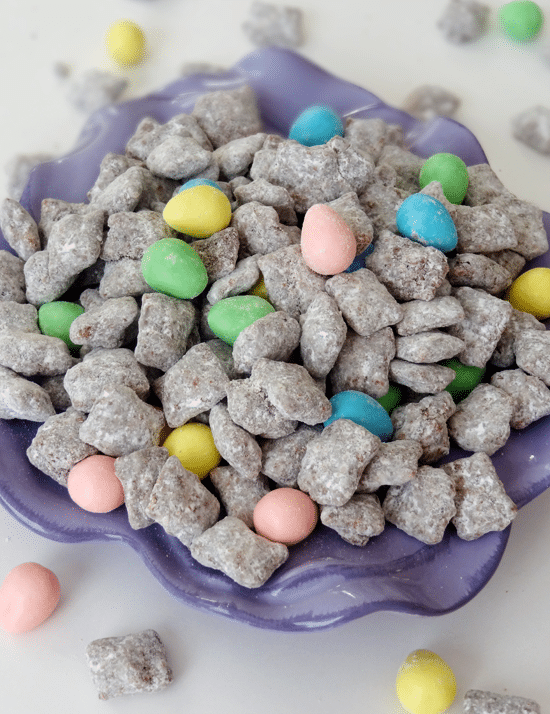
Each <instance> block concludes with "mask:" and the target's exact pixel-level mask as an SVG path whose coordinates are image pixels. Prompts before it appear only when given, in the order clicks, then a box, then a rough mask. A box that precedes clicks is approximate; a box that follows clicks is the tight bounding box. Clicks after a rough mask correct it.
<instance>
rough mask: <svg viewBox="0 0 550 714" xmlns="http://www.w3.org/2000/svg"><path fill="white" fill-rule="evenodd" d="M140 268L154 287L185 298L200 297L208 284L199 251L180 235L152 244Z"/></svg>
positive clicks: (146, 279)
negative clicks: (181, 238)
mask: <svg viewBox="0 0 550 714" xmlns="http://www.w3.org/2000/svg"><path fill="white" fill-rule="evenodd" d="M222 195H223V194H222ZM224 198H225V197H224ZM141 272H142V274H143V278H144V280H145V282H146V283H147V285H149V286H150V287H152V288H153V290H156V291H157V292H159V293H164V294H165V295H171V296H172V297H176V298H181V299H182V300H190V299H191V298H194V297H197V295H200V294H201V293H202V291H203V290H204V289H205V287H206V286H207V284H208V274H207V272H206V268H205V266H204V263H203V262H202V260H201V259H200V256H199V254H198V253H197V252H196V251H195V250H193V248H191V246H190V245H188V244H187V243H185V241H182V240H180V239H179V238H161V240H158V241H156V243H153V244H152V245H150V246H149V247H148V248H147V250H146V251H145V252H144V253H143V257H142V259H141Z"/></svg>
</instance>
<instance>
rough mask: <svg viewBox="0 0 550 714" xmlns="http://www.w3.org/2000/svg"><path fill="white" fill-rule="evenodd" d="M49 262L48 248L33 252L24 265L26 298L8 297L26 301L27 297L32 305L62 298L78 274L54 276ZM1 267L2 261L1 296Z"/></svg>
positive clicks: (0, 292)
mask: <svg viewBox="0 0 550 714" xmlns="http://www.w3.org/2000/svg"><path fill="white" fill-rule="evenodd" d="M12 257H14V256H12ZM0 261H1V256H0ZM48 264H49V253H48V251H47V250H38V251H37V252H36V253H33V254H32V255H31V256H30V258H29V259H28V260H27V261H26V262H25V264H24V266H22V267H23V273H24V275H23V276H22V278H23V281H24V283H25V284H26V292H25V293H24V298H23V299H22V300H17V297H8V298H7V299H8V300H17V301H18V302H25V298H26V301H27V302H30V303H31V304H32V305H36V306H40V305H43V304H44V303H46V302H52V301H53V300H57V299H58V298H60V297H61V296H62V295H63V294H64V293H65V292H66V291H67V290H68V288H69V287H70V286H71V285H72V284H73V283H74V281H75V279H76V275H73V276H69V277H62V278H54V277H52V276H51V275H50V272H49V267H48ZM1 267H2V266H1V262H0V297H1V295H2V272H1Z"/></svg>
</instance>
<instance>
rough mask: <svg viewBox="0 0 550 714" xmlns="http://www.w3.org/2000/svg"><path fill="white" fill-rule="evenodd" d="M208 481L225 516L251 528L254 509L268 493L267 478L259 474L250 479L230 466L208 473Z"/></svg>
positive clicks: (219, 467) (220, 467)
mask: <svg viewBox="0 0 550 714" xmlns="http://www.w3.org/2000/svg"><path fill="white" fill-rule="evenodd" d="M210 480H211V481H212V483H213V484H214V487H215V489H216V491H217V492H218V495H219V497H220V501H221V503H222V505H223V507H224V508H225V510H226V513H227V515H228V516H233V517H234V518H239V519H240V520H241V521H243V523H245V524H246V525H247V526H248V527H249V528H253V527H254V520H253V517H252V516H253V513H254V507H255V506H256V504H257V503H258V501H259V500H260V499H261V498H262V497H263V496H265V495H266V494H267V493H269V483H268V480H267V477H266V476H264V475H263V474H259V475H258V476H257V477H256V478H254V479H250V478H247V477H246V476H244V475H243V474H242V473H241V472H240V471H238V470H237V469H234V468H233V467H232V466H217V467H216V468H214V469H212V471H211V472H210Z"/></svg>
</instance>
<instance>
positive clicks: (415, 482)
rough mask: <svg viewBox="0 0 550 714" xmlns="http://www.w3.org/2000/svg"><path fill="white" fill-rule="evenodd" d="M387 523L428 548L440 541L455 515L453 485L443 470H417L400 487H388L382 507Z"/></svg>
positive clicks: (425, 468)
mask: <svg viewBox="0 0 550 714" xmlns="http://www.w3.org/2000/svg"><path fill="white" fill-rule="evenodd" d="M382 508H383V510H384V515H385V517H386V520H388V521H389V522H390V523H393V525H394V526H397V528H399V529H400V530H402V531H405V533H407V535H410V536H412V537H413V538H416V539H417V540H420V541H422V543H426V544H428V545H435V544H436V543H440V542H441V541H442V540H443V535H444V533H445V529H446V528H447V525H448V524H449V522H450V520H451V518H452V517H453V516H454V515H455V513H456V506H455V485H454V481H453V479H452V478H451V477H450V476H449V475H448V474H447V473H446V472H445V471H444V470H443V469H438V468H433V467H432V466H420V468H419V469H418V471H417V474H416V476H415V477H414V478H413V479H411V480H410V481H407V483H405V484H403V485H402V486H390V488H389V489H388V493H387V494H386V497H385V499H384V503H383V504H382Z"/></svg>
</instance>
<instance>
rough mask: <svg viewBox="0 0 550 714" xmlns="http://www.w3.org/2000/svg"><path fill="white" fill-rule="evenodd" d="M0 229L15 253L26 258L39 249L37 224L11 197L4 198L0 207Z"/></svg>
mask: <svg viewBox="0 0 550 714" xmlns="http://www.w3.org/2000/svg"><path fill="white" fill-rule="evenodd" d="M0 230H1V231H2V233H3V234H4V238H5V239H6V242H7V243H8V245H10V246H11V247H12V248H13V250H14V251H15V252H16V253H17V255H18V256H19V257H20V258H22V259H23V260H27V258H30V256H31V255H32V254H33V253H36V251H37V250H40V248H41V245H40V236H39V234H38V226H37V225H36V221H35V220H34V218H33V217H32V216H31V214H30V213H29V212H28V211H27V210H26V209H25V208H23V206H22V205H21V204H20V203H18V202H17V201H14V200H13V198H5V199H4V201H3V202H2V207H1V209H0Z"/></svg>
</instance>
